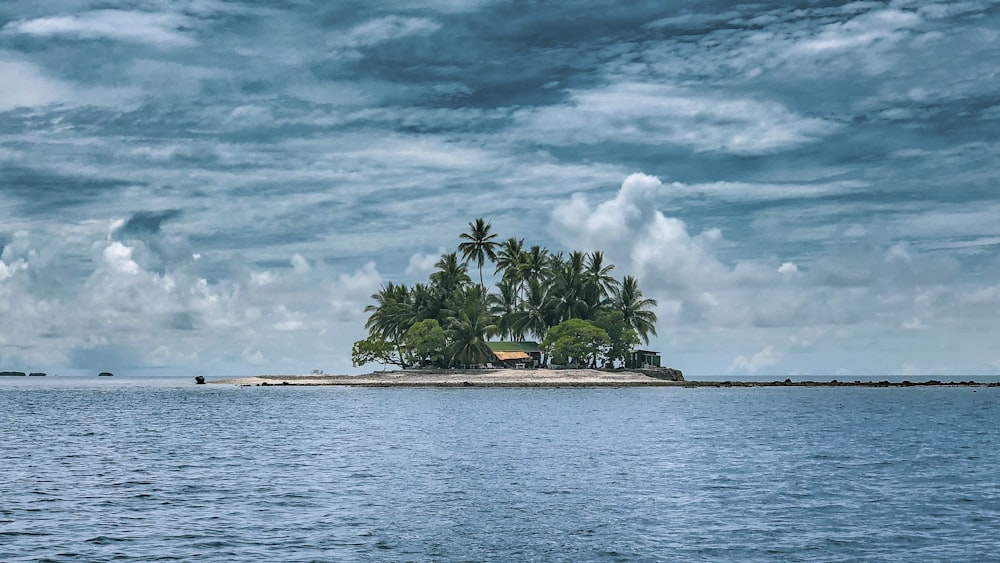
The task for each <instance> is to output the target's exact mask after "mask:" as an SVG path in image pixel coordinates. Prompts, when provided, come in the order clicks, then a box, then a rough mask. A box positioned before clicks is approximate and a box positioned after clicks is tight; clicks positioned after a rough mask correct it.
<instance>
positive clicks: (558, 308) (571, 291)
mask: <svg viewBox="0 0 1000 563" xmlns="http://www.w3.org/2000/svg"><path fill="white" fill-rule="evenodd" d="M585 282H586V280H585V279H584V275H583V262H582V261H574V260H573V259H572V257H571V259H570V261H568V262H563V263H562V264H560V265H559V266H558V267H557V269H556V270H555V271H553V272H552V278H551V289H550V290H549V295H548V297H549V304H548V307H549V308H550V309H551V310H552V312H553V313H554V314H555V317H556V321H555V322H556V324H558V323H561V322H563V321H567V320H569V319H584V320H586V317H587V313H588V307H587V300H586V294H585V290H586V285H585Z"/></svg>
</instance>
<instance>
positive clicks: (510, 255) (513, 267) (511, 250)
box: [493, 238, 525, 307]
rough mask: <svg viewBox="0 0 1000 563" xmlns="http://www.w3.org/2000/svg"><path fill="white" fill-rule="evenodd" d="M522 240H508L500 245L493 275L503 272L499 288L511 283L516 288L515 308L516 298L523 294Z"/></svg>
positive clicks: (523, 255)
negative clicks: (501, 285)
mask: <svg viewBox="0 0 1000 563" xmlns="http://www.w3.org/2000/svg"><path fill="white" fill-rule="evenodd" d="M524 259H525V253H524V239H517V238H509V239H507V240H505V241H503V242H502V243H500V250H499V251H498V252H497V259H496V266H497V269H496V271H495V272H493V275H496V274H499V273H501V272H503V274H502V277H501V278H500V282H499V283H498V284H497V286H498V287H499V286H500V284H503V283H511V284H513V285H514V287H515V288H516V290H517V291H516V292H515V294H514V297H515V299H514V306H515V307H517V298H518V297H520V296H521V294H523V293H524V274H523V272H522V265H523V264H524Z"/></svg>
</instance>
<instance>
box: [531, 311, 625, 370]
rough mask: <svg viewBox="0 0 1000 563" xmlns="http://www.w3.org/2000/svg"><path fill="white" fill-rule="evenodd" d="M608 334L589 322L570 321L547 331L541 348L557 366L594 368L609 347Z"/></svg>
mask: <svg viewBox="0 0 1000 563" xmlns="http://www.w3.org/2000/svg"><path fill="white" fill-rule="evenodd" d="M610 342H611V341H610V339H609V338H608V333H607V332H605V331H604V329H602V328H599V327H597V326H596V325H594V323H592V322H590V321H585V320H582V319H570V320H568V321H563V322H561V323H559V324H557V325H556V326H554V327H552V328H550V329H549V332H548V333H547V334H546V335H545V340H544V341H542V348H544V349H545V351H546V353H547V354H549V356H550V357H551V358H552V361H553V362H555V363H557V364H568V363H571V362H573V363H577V364H580V365H584V366H596V364H597V359H598V358H599V357H601V355H602V354H603V353H604V352H605V351H606V350H607V347H608V346H609V345H610Z"/></svg>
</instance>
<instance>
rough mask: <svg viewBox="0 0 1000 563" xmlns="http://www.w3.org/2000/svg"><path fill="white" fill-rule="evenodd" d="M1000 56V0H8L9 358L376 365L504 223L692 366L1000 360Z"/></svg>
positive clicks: (822, 370) (295, 369)
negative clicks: (462, 255) (381, 351)
mask: <svg viewBox="0 0 1000 563" xmlns="http://www.w3.org/2000/svg"><path fill="white" fill-rule="evenodd" d="M998 69H1000V3H998V2H995V1H988V0H982V1H980V0H971V1H966V2H951V3H930V2H909V1H899V2H864V1H861V2H836V1H803V2H784V1H770V0H760V1H755V2H752V3H738V2H721V1H698V2H693V1H671V2H662V1H640V0H636V1H630V2H621V1H618V0H614V1H608V2H601V1H592V0H587V1H585V2H574V1H566V2H556V3H537V2H520V1H508V0H503V1H501V0H497V1H491V0H421V1H412V2H378V1H364V2H352V1H347V0H345V1H338V2H325V1H320V0H316V1H309V0H270V1H263V0H260V1H258V0H254V1H250V0H245V1H238V0H231V1H223V0H178V1H174V0H129V1H124V0H123V1H108V0H101V1H98V0H5V1H4V2H2V3H0V248H2V254H0V370H19V371H46V372H48V373H50V374H66V375H74V374H79V375H84V374H93V373H96V372H98V371H113V372H115V373H116V374H136V375H146V374H163V375H166V374H191V375H199V374H200V375H206V376H223V375H253V374H264V373H271V374H275V373H277V374H294V373H308V372H310V371H311V370H313V369H320V370H324V371H326V372H328V373H357V372H360V371H371V369H372V368H373V366H366V367H363V368H354V367H352V366H351V359H350V348H351V343H352V342H353V341H355V340H358V339H360V338H363V337H364V336H365V335H366V332H365V330H364V328H363V325H364V322H365V320H366V315H365V313H364V307H365V306H366V305H368V304H370V303H371V302H372V301H371V298H370V296H371V294H373V293H374V292H376V291H377V290H378V289H379V287H380V285H381V284H383V283H386V282H388V281H393V282H399V283H407V284H412V283H414V282H422V281H425V280H426V278H427V276H428V274H429V273H430V272H431V271H432V269H433V263H434V262H435V261H436V258H437V257H438V256H439V255H440V254H441V253H442V252H450V251H452V250H454V249H455V247H456V246H457V244H458V242H459V238H458V237H459V234H460V233H462V232H464V231H465V230H467V228H468V227H467V226H468V223H469V222H470V221H472V220H474V219H475V218H477V217H483V218H485V219H487V220H489V221H491V222H492V226H493V230H494V231H495V232H496V233H497V234H498V235H499V237H500V239H501V240H502V239H506V238H509V237H517V238H524V239H525V244H526V245H528V246H530V245H533V244H538V245H541V246H545V247H547V248H549V249H550V250H552V251H570V250H581V251H591V250H603V251H604V252H605V254H606V257H607V258H608V259H609V260H611V261H612V262H614V263H615V264H616V268H615V270H614V273H615V274H617V275H618V276H619V277H620V276H623V275H625V274H631V275H636V276H638V277H639V280H640V287H641V289H642V290H643V292H644V294H645V295H646V296H647V297H652V298H655V299H656V300H657V302H658V305H657V308H656V313H657V315H658V316H659V323H658V325H657V328H658V335H657V336H656V337H655V338H653V339H652V340H651V342H650V344H649V348H652V349H654V350H658V351H660V352H661V353H662V354H663V358H664V360H663V363H664V364H665V365H669V366H672V367H675V368H678V369H681V370H682V371H684V373H685V375H686V376H687V377H688V378H689V379H691V378H697V376H699V375H726V376H730V375H731V376H733V377H734V378H738V377H740V376H765V375H780V376H806V375H817V376H826V375H831V376H838V377H840V376H843V377H849V376H852V375H857V376H862V375H882V374H884V375H906V376H910V375H913V376H920V375H997V374H1000V346H998V343H1000V328H998V319H1000V197H998V195H1000V186H998V182H1000V174H998V164H1000V70H998ZM490 273H492V270H490V269H488V270H487V275H488V274H490Z"/></svg>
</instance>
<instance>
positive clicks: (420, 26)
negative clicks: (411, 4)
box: [331, 15, 441, 47]
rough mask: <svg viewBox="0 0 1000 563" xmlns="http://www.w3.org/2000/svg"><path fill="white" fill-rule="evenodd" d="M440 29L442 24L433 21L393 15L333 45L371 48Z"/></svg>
mask: <svg viewBox="0 0 1000 563" xmlns="http://www.w3.org/2000/svg"><path fill="white" fill-rule="evenodd" d="M439 29H441V24H440V23H438V22H436V21H434V20H432V19H428V18H412V17H402V16H395V15H393V16H386V17H383V18H378V19H374V20H370V21H367V22H365V23H362V24H359V25H357V26H355V27H353V28H351V29H350V30H349V31H348V32H347V33H345V34H343V35H340V36H337V37H336V38H334V39H332V40H331V43H332V44H333V45H335V46H340V47H369V46H372V45H377V44H379V43H384V42H386V41H392V40H394V39H400V38H403V37H423V36H427V35H430V34H432V33H434V32H436V31H437V30H439Z"/></svg>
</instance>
